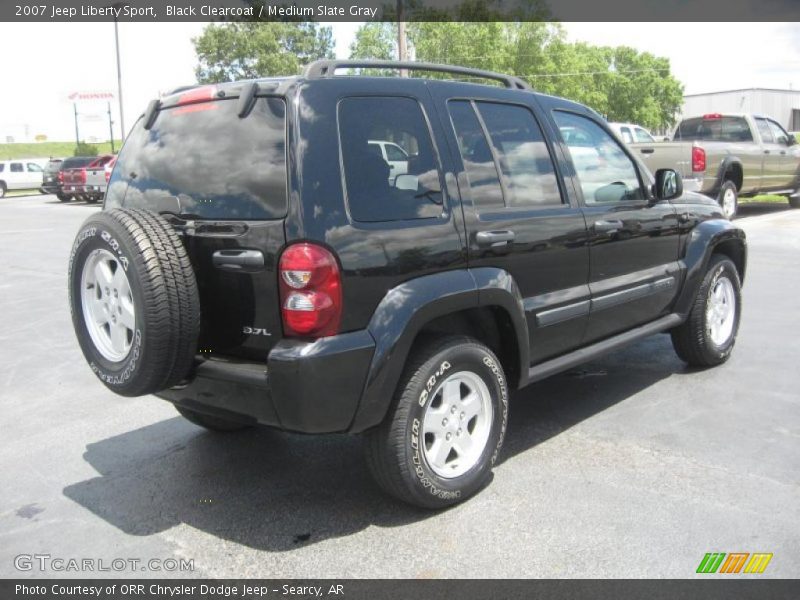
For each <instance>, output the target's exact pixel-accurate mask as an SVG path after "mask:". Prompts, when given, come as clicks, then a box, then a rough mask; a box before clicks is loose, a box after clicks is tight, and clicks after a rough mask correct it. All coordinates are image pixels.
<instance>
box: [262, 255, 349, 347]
mask: <svg viewBox="0 0 800 600" xmlns="http://www.w3.org/2000/svg"><path fill="white" fill-rule="evenodd" d="M278 271H279V274H278V277H279V278H280V283H279V285H280V297H281V316H282V317H283V333H284V335H286V336H296V337H315V338H316V337H325V336H329V335H335V334H336V333H337V332H338V331H339V323H340V321H341V319H342V280H341V275H340V273H339V265H338V264H337V262H336V259H335V258H334V256H333V254H331V253H330V252H329V251H328V250H326V249H325V248H323V247H322V246H317V245H316V244H309V243H302V244H295V245H293V246H289V247H288V248H287V249H286V250H284V252H283V254H282V255H281V260H280V264H279V265H278Z"/></svg>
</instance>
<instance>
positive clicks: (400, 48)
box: [397, 0, 408, 77]
mask: <svg viewBox="0 0 800 600" xmlns="http://www.w3.org/2000/svg"><path fill="white" fill-rule="evenodd" d="M397 59H398V60H400V61H401V62H402V61H406V60H408V44H407V42H406V22H405V6H404V2H403V0H397ZM400 77H408V70H407V69H400Z"/></svg>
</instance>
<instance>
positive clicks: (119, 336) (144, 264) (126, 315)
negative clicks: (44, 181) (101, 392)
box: [68, 209, 200, 396]
mask: <svg viewBox="0 0 800 600" xmlns="http://www.w3.org/2000/svg"><path fill="white" fill-rule="evenodd" d="M68 280H69V295H70V308H71V311H72V323H73V326H74V328H75V334H76V336H77V338H78V342H79V343H80V346H81V350H82V351H83V354H84V356H85V357H86V361H87V362H88V363H89V366H90V367H91V369H92V370H93V371H94V373H95V375H97V377H98V378H99V379H100V380H101V381H102V382H103V383H104V384H105V385H106V387H108V388H109V389H110V390H112V391H114V392H116V393H117V394H120V395H123V396H141V395H144V394H151V393H153V392H157V391H160V390H163V389H166V388H169V387H172V386H174V385H176V384H178V383H179V382H180V381H181V380H182V379H184V378H185V377H186V375H187V374H188V372H189V370H190V368H191V367H192V364H193V362H194V356H195V352H196V349H197V339H198V336H199V332H200V300H199V296H198V291H197V282H196V281H195V276H194V271H193V270H192V265H191V262H190V261H189V257H188V255H187V253H186V250H185V248H184V247H183V244H182V243H181V240H180V238H178V235H177V234H176V233H175V231H174V230H173V229H172V228H171V227H170V225H169V223H167V222H166V221H165V220H164V219H163V218H162V217H161V216H159V215H157V214H155V213H152V212H149V211H146V210H141V209H114V210H110V211H102V212H98V213H96V214H93V215H92V216H90V217H89V218H88V219H87V220H86V221H85V222H84V224H83V227H82V228H81V231H80V232H79V233H78V236H77V238H76V239H75V243H74V245H73V247H72V253H71V255H70V259H69V279H68Z"/></svg>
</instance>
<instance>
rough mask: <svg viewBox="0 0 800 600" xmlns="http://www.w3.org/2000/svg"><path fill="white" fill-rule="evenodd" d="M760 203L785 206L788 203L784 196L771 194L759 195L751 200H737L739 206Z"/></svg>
mask: <svg viewBox="0 0 800 600" xmlns="http://www.w3.org/2000/svg"><path fill="white" fill-rule="evenodd" d="M762 202H764V203H768V204H787V203H788V202H789V201H788V200H787V199H786V197H785V196H775V195H773V194H761V195H760V196H753V197H752V198H739V204H753V203H762Z"/></svg>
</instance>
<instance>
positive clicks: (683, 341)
mask: <svg viewBox="0 0 800 600" xmlns="http://www.w3.org/2000/svg"><path fill="white" fill-rule="evenodd" d="M741 312H742V295H741V283H740V282H739V273H738V272H737V271H736V265H734V264H733V262H732V261H731V259H729V258H728V257H727V256H724V255H722V254H714V255H712V257H711V260H710V261H709V265H708V269H707V270H706V274H705V276H704V277H703V281H702V283H701V284H700V288H699V289H698V290H697V296H696V297H695V300H694V304H693V305H692V309H691V312H690V313H689V318H688V319H686V321H685V322H684V323H683V324H682V325H679V326H678V327H676V328H675V329H673V330H672V331H671V334H672V346H673V347H674V348H675V352H676V353H677V354H678V356H679V357H680V358H681V360H683V361H684V362H686V363H688V364H689V365H691V366H694V367H713V366H716V365H719V364H722V363H724V362H725V361H726V360H728V358H729V357H730V355H731V352H732V351H733V346H734V345H735V344H736V334H737V333H738V330H739V319H740V317H741Z"/></svg>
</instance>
